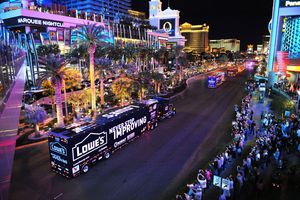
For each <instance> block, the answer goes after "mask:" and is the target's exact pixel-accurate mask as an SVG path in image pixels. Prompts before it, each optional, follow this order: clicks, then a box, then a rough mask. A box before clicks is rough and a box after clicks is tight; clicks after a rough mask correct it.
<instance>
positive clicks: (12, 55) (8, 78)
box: [0, 33, 25, 114]
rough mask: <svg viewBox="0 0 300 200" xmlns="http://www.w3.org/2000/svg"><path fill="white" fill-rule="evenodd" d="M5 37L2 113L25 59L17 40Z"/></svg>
mask: <svg viewBox="0 0 300 200" xmlns="http://www.w3.org/2000/svg"><path fill="white" fill-rule="evenodd" d="M8 34H9V33H8ZM4 38H5V37H0V114H1V113H2V110H3V108H4V105H5V102H6V101H7V98H8V97H9V94H10V92H11V89H12V86H13V85H14V82H15V78H16V76H17V74H18V72H19V70H20V68H21V66H22V65H23V63H24V60H25V52H24V51H23V50H22V49H21V48H19V46H18V44H17V40H15V39H11V40H9V41H8V40H6V39H4Z"/></svg>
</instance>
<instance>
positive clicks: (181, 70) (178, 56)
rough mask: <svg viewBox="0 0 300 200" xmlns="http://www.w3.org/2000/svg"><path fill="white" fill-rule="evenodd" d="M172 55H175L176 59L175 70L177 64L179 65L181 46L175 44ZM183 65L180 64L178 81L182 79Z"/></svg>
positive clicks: (181, 53)
mask: <svg viewBox="0 0 300 200" xmlns="http://www.w3.org/2000/svg"><path fill="white" fill-rule="evenodd" d="M172 53H173V56H174V57H175V60H176V70H178V65H179V58H180V57H182V56H183V54H184V52H183V46H180V45H178V46H175V47H173V49H172ZM182 67H183V66H182V65H180V71H179V81H181V80H182V79H183V68H182Z"/></svg>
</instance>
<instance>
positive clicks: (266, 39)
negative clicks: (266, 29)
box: [262, 35, 270, 54]
mask: <svg viewBox="0 0 300 200" xmlns="http://www.w3.org/2000/svg"><path fill="white" fill-rule="evenodd" d="M262 45H263V49H262V53H264V54H269V49H270V35H263V39H262Z"/></svg>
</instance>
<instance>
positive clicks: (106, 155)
mask: <svg viewBox="0 0 300 200" xmlns="http://www.w3.org/2000/svg"><path fill="white" fill-rule="evenodd" d="M104 157H105V159H109V157H110V152H109V151H107V152H105V154H104Z"/></svg>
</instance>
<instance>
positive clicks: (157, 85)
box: [151, 72, 165, 94]
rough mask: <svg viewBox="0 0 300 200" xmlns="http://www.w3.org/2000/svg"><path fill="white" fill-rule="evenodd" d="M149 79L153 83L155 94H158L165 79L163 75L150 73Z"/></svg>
mask: <svg viewBox="0 0 300 200" xmlns="http://www.w3.org/2000/svg"><path fill="white" fill-rule="evenodd" d="M151 79H152V81H153V82H154V91H155V93H158V94H159V93H160V89H161V85H162V84H163V82H164V80H165V78H164V75H163V74H161V73H158V72H152V73H151Z"/></svg>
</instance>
